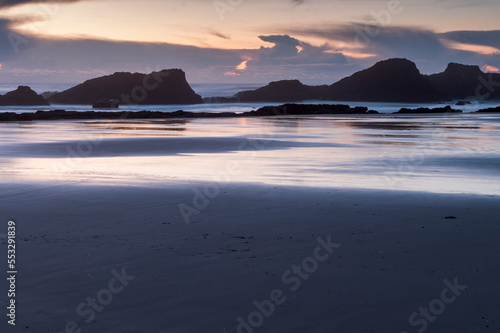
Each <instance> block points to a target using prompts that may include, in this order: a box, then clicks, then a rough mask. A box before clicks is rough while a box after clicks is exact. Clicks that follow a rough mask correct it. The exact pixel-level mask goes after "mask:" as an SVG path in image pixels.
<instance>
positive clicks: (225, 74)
mask: <svg viewBox="0 0 500 333" xmlns="http://www.w3.org/2000/svg"><path fill="white" fill-rule="evenodd" d="M239 75H240V74H238V73H235V72H225V73H224V76H239Z"/></svg>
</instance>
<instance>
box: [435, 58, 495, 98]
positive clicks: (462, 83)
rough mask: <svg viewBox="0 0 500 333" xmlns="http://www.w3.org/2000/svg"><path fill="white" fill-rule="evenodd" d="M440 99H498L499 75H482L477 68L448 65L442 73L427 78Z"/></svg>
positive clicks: (454, 64)
mask: <svg viewBox="0 0 500 333" xmlns="http://www.w3.org/2000/svg"><path fill="white" fill-rule="evenodd" d="M428 78H429V80H430V81H431V82H432V83H433V85H434V87H435V88H436V90H438V92H439V94H440V95H441V96H442V99H448V100H456V99H475V100H477V99H479V100H486V99H498V98H500V74H493V73H488V74H486V73H484V72H483V71H481V69H480V68H479V66H469V65H461V64H456V63H450V64H449V65H448V67H447V68H446V70H445V71H444V72H442V73H438V74H433V75H429V76H428Z"/></svg>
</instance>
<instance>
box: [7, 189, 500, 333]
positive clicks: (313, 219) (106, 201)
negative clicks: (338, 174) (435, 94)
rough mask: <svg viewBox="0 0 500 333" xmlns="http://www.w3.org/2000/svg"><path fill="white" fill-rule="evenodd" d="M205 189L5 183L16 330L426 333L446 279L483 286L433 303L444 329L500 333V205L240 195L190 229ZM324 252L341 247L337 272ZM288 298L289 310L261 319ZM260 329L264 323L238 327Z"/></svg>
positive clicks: (286, 193) (265, 192)
mask: <svg viewBox="0 0 500 333" xmlns="http://www.w3.org/2000/svg"><path fill="white" fill-rule="evenodd" d="M197 185H198V186H202V184H197ZM192 186H193V184H186V186H180V185H179V186H175V187H173V188H168V189H151V188H149V189H148V188H142V187H120V186H103V187H98V186H81V185H80V186H48V185H39V186H35V185H23V186H20V185H19V186H5V185H3V186H2V198H1V201H0V205H1V207H0V208H1V210H0V211H1V219H2V220H4V221H8V220H10V219H15V222H16V224H17V226H18V227H17V232H18V238H17V241H18V262H19V271H20V274H19V277H18V289H19V293H18V302H19V305H18V322H17V326H16V331H19V332H64V331H65V329H66V325H68V323H69V325H70V326H69V327H70V330H68V331H69V332H72V328H71V327H73V326H71V325H73V324H72V322H74V323H76V324H75V325H77V327H78V328H79V329H81V331H82V332H201V331H205V332H253V331H255V332H403V331H407V332H416V331H417V329H421V328H423V327H424V322H423V321H422V320H423V319H422V318H425V317H422V316H420V315H419V316H418V317H416V318H414V319H415V321H414V326H412V325H410V323H409V317H410V316H411V315H412V314H413V313H414V312H418V311H419V308H420V307H423V308H426V307H427V308H428V307H429V304H430V303H431V302H433V301H434V300H436V299H441V295H442V291H443V289H444V288H446V286H447V285H446V284H445V283H444V282H443V281H445V280H447V281H449V282H451V283H452V284H453V283H455V280H456V281H458V284H459V285H460V286H464V285H465V286H467V287H468V288H466V290H458V291H457V294H460V295H459V296H458V295H457V296H456V299H455V300H454V301H453V302H450V304H446V303H441V304H445V306H444V307H445V308H443V309H442V311H441V309H440V307H439V305H440V303H439V302H438V303H437V305H436V304H434V305H433V306H434V307H435V311H436V313H439V315H436V316H434V315H432V312H431V317H430V318H434V321H431V320H426V322H427V323H428V329H427V331H428V332H444V331H447V332H486V331H495V330H496V329H498V327H499V326H498V325H499V324H498V320H497V318H498V299H499V296H500V295H499V294H498V288H497V282H498V267H497V265H496V262H497V260H498V256H499V254H500V252H499V250H500V248H499V245H498V242H497V235H498V232H499V229H500V226H499V224H498V218H497V216H498V214H499V213H500V207H499V205H498V198H496V197H485V196H471V195H438V194H422V193H404V192H388V191H362V190H338V189H337V190H335V189H311V188H294V187H281V186H279V187H277V186H258V185H254V186H251V185H244V184H234V185H231V186H228V187H227V188H226V189H225V190H224V192H223V193H221V194H220V196H218V197H217V198H215V199H212V200H210V202H209V205H208V206H207V207H206V209H204V210H203V212H202V213H201V214H200V215H199V216H197V217H196V219H193V221H192V222H191V223H190V224H189V225H188V224H186V223H185V221H184V220H183V218H182V216H181V214H179V210H178V207H177V206H178V203H179V202H186V203H189V202H190V201H191V200H192V197H193V191H192V190H191V189H190V187H192ZM450 216H454V217H456V219H446V217H450ZM318 239H322V240H323V241H324V242H325V243H329V242H331V243H334V244H335V245H332V247H331V249H328V248H327V247H325V250H322V251H321V252H318V253H316V254H317V255H318V256H319V258H320V259H321V260H323V259H324V261H320V260H318V259H316V258H315V251H316V248H317V247H318V246H319V245H321V244H322V243H321V241H320V242H319V241H318ZM329 251H332V253H330V252H329ZM308 258H309V259H308ZM311 258H315V259H311ZM294 265H297V266H298V267H303V268H302V269H298V270H297V271H294V270H293V266H294ZM122 270H124V272H125V275H126V276H128V277H130V280H129V281H125V283H128V285H127V286H125V287H124V288H123V290H122V291H121V292H119V293H117V294H113V296H112V299H110V300H109V304H108V305H106V306H102V308H101V309H102V311H101V312H98V311H95V312H94V313H95V321H93V322H91V323H90V324H87V323H86V321H85V320H86V319H88V318H90V317H89V316H90V314H89V313H91V311H90V312H89V309H92V307H90V306H85V307H80V313H81V314H82V313H83V314H85V315H84V316H80V315H79V314H78V313H77V308H78V306H79V305H81V304H83V303H86V302H87V298H88V297H91V298H96V297H97V296H100V297H101V298H99V297H97V299H98V300H99V299H101V300H103V301H104V303H106V304H107V303H108V298H107V297H108V296H109V295H108V294H109V293H105V292H104V293H101V294H99V292H100V291H102V290H106V289H107V288H108V285H109V282H110V280H111V279H112V278H113V277H114V275H113V271H114V272H119V273H120V275H121V274H122ZM287 271H288V274H286V273H287ZM132 277H133V279H132ZM275 290H281V291H282V293H283V294H282V297H278V298H277V300H278V302H277V303H281V302H282V303H281V304H279V305H278V304H274V305H273V308H274V309H273V311H272V313H271V308H269V307H268V308H267V314H269V316H263V317H262V316H261V317H262V318H263V320H260V319H259V318H261V317H259V315H255V314H254V316H253V317H252V313H254V312H255V311H259V310H258V308H257V307H256V306H255V305H254V304H253V303H254V301H257V302H264V301H265V300H270V299H271V293H272V292H273V291H275ZM106 295H107V296H106ZM445 295H446V297H448V298H450V299H451V298H452V297H453V296H454V294H453V292H450V293H449V294H445ZM275 303H276V301H275ZM98 304H99V303H98ZM263 304H266V303H263ZM3 305H5V304H3ZM264 308H265V307H264ZM85 310H87V312H85ZM264 312H265V311H261V313H264ZM441 312H442V313H441ZM249 316H250V322H252V324H260V323H261V321H262V323H261V324H260V325H257V326H258V327H255V328H251V330H249V329H247V328H242V327H240V328H238V326H239V325H240V324H239V323H240V322H238V320H237V318H239V317H241V318H243V319H244V321H245V322H247V323H248V322H249ZM418 320H420V321H418ZM415 323H418V324H415ZM425 325H427V324H425ZM75 327H76V326H75ZM74 329H77V328H74ZM76 331H77V330H75V332H76Z"/></svg>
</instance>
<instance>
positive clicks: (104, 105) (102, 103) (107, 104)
mask: <svg viewBox="0 0 500 333" xmlns="http://www.w3.org/2000/svg"><path fill="white" fill-rule="evenodd" d="M92 107H93V108H94V109H118V108H119V107H120V101H119V100H117V99H100V100H98V101H97V102H95V103H94V104H92Z"/></svg>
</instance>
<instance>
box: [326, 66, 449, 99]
mask: <svg viewBox="0 0 500 333" xmlns="http://www.w3.org/2000/svg"><path fill="white" fill-rule="evenodd" d="M324 99H330V100H338V101H365V102H368V101H371V102H411V103H425V102H434V101H438V100H439V99H440V96H439V95H438V93H437V91H436V89H435V88H434V86H433V85H432V84H431V82H430V81H429V79H428V78H427V77H426V76H425V75H422V74H420V71H419V70H418V69H417V66H416V65H415V63H413V62H411V61H409V60H407V59H389V60H385V61H381V62H378V63H377V64H375V65H374V66H372V67H371V68H368V69H365V70H363V71H360V72H357V73H355V74H353V75H351V76H349V77H346V78H344V79H342V80H340V81H338V82H336V83H334V84H332V85H331V86H330V87H329V89H328V92H327V95H325V96H324Z"/></svg>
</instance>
